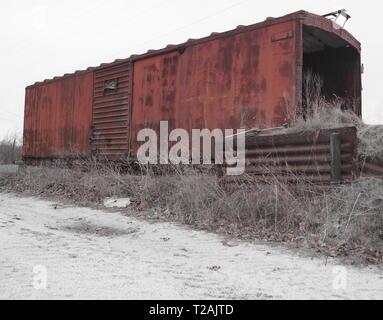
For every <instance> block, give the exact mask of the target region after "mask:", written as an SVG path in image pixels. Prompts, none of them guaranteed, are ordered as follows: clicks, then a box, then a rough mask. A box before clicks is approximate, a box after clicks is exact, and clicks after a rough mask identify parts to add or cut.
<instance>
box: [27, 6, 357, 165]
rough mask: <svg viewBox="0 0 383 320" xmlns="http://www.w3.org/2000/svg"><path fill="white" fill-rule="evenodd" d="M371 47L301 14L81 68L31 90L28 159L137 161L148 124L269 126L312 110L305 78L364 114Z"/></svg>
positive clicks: (323, 20)
mask: <svg viewBox="0 0 383 320" xmlns="http://www.w3.org/2000/svg"><path fill="white" fill-rule="evenodd" d="M360 52H361V46H360V43H359V42H358V41H357V40H356V39H355V38H354V37H353V36H352V35H351V34H350V33H348V32H347V31H346V30H345V29H343V28H339V27H336V26H335V25H334V24H333V23H332V21H330V20H329V19H327V18H325V17H323V16H319V15H315V14H312V13H308V12H306V11H299V12H295V13H292V14H289V15H286V16H283V17H280V18H267V19H266V20H265V21H263V22H260V23H257V24H254V25H250V26H238V27H237V28H236V29H234V30H231V31H228V32H223V33H212V34H211V35H210V36H208V37H206V38H202V39H190V40H188V41H187V42H185V43H182V44H179V45H169V46H167V47H166V48H164V49H160V50H149V51H148V52H147V53H145V54H141V55H132V56H130V57H129V58H127V59H123V60H116V61H114V62H112V63H107V64H102V65H100V66H98V67H91V68H88V69H87V70H84V71H76V72H75V73H73V74H66V75H64V76H62V77H56V78H53V79H50V80H45V81H43V82H37V83H35V84H34V85H31V86H29V87H27V88H26V98H25V120H24V146H23V157H24V160H25V161H26V162H27V163H28V162H33V161H36V160H37V161H40V160H45V159H55V158H70V157H76V156H78V155H83V156H87V157H91V156H96V155H97V156H102V157H107V158H110V159H119V158H121V157H124V158H126V157H129V158H130V159H134V158H135V155H136V152H137V150H138V148H139V143H138V142H137V134H138V132H139V130H141V129H144V128H151V129H154V130H159V125H160V121H161V120H167V121H168V122H169V130H172V129H175V128H183V129H186V130H187V131H189V132H190V131H191V130H192V129H202V128H207V129H215V128H221V129H223V128H225V129H238V128H244V127H245V128H249V127H251V128H254V127H258V128H269V127H276V126H280V125H282V124H284V123H286V122H289V121H291V120H292V117H293V115H294V114H295V113H297V112H302V113H304V111H305V110H304V106H303V104H302V75H303V74H304V72H305V70H313V71H314V72H316V73H318V74H319V75H320V76H321V78H322V80H323V94H324V95H325V96H326V97H332V96H334V95H336V96H339V97H347V98H350V97H351V98H352V99H353V100H354V101H356V103H354V104H352V105H351V104H350V108H352V109H353V111H354V112H355V113H356V114H358V115H360V114H361V61H360Z"/></svg>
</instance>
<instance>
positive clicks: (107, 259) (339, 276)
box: [0, 194, 383, 299]
mask: <svg viewBox="0 0 383 320" xmlns="http://www.w3.org/2000/svg"><path fill="white" fill-rule="evenodd" d="M45 280H46V281H45ZM32 298H35V299H58V298H60V299H116V298H119V299H321V298H325V299H330V298H335V299H353V298H358V299H359V298H360V299H377V298H380V299H382V298H383V273H382V272H380V271H379V270H378V269H375V268H365V269H355V268H350V267H347V269H346V268H344V267H337V266H336V264H335V263H334V261H329V262H328V264H327V266H326V264H325V261H324V259H311V258H307V257H303V256H298V255H296V254H294V253H292V252H290V251H288V250H286V249H283V248H276V247H270V246H267V245H262V244H251V243H245V242H240V243H235V242H232V241H229V242H225V241H224V239H223V238H222V237H220V236H217V235H214V234H209V233H205V232H200V231H193V230H189V229H187V228H185V227H182V226H178V225H174V224H170V223H148V222H144V221H140V220H137V219H135V218H129V217H125V216H122V215H121V214H119V213H107V212H103V211H98V210H92V209H87V208H75V207H63V206H61V205H57V204H56V203H54V202H48V201H44V200H39V199H35V198H25V197H18V196H16V195H12V194H0V299H32Z"/></svg>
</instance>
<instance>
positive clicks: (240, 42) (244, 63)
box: [131, 21, 299, 152]
mask: <svg viewBox="0 0 383 320" xmlns="http://www.w3.org/2000/svg"><path fill="white" fill-rule="evenodd" d="M297 27H299V25H298V24H296V23H295V21H288V22H284V23H280V24H276V25H270V26H267V27H265V28H261V29H256V30H251V31H247V32H243V33H239V34H235V35H232V36H230V37H227V38H220V39H217V40H213V41H209V42H204V43H198V44H196V45H190V46H188V47H187V48H186V49H185V50H182V48H181V49H179V50H177V51H175V52H170V53H166V54H162V55H158V56H154V57H150V58H147V59H144V60H140V61H137V62H135V63H134V96H133V106H134V107H133V111H132V112H133V115H132V125H133V126H132V136H131V139H132V146H133V147H132V150H133V152H136V150H137V148H138V143H137V141H136V140H137V139H136V137H137V133H138V131H139V130H140V129H143V128H152V129H155V130H158V127H159V123H160V121H161V120H168V121H169V122H170V129H174V128H184V129H186V130H188V131H189V132H190V131H191V129H198V128H208V129H215V128H226V129H230V128H233V129H237V128H240V127H255V126H260V127H274V126H278V125H281V124H283V123H284V122H285V121H287V119H288V114H289V110H288V109H289V107H291V106H292V105H294V104H295V99H296V96H295V94H294V93H295V91H294V88H295V78H294V76H295V74H296V70H295V69H296V56H297V55H299V52H298V51H297V50H298V49H297V48H296V41H295V38H294V37H295V34H296V33H297V30H296V28H297Z"/></svg>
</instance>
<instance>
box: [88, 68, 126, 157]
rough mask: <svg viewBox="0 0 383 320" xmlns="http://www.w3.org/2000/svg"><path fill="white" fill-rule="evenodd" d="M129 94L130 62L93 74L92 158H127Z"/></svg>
mask: <svg viewBox="0 0 383 320" xmlns="http://www.w3.org/2000/svg"><path fill="white" fill-rule="evenodd" d="M130 93H131V64H130V63H125V64H123V65H118V66H110V67H107V68H103V69H99V70H96V71H95V73H94V97H93V124H92V129H93V136H92V139H91V140H92V141H91V143H92V151H93V155H95V156H96V157H99V158H107V159H121V158H127V157H128V155H129V130H130Z"/></svg>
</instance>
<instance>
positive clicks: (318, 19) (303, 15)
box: [27, 10, 361, 88]
mask: <svg viewBox="0 0 383 320" xmlns="http://www.w3.org/2000/svg"><path fill="white" fill-rule="evenodd" d="M296 19H301V20H303V24H305V25H309V26H313V27H318V28H320V29H323V30H325V31H328V32H331V33H334V34H336V35H337V36H339V37H340V38H343V39H344V40H345V41H347V42H348V43H349V44H350V45H352V46H353V47H354V48H355V49H357V50H358V52H360V50H361V45H360V42H359V41H358V40H356V39H355V38H354V37H353V36H352V35H351V34H350V33H349V32H348V31H347V30H345V29H343V28H340V29H335V28H333V27H332V22H331V20H329V19H327V18H324V17H322V16H320V15H316V14H313V13H309V12H307V11H304V10H300V11H297V12H294V13H290V14H288V15H285V16H282V17H279V18H267V19H266V20H264V21H262V22H259V23H256V24H252V25H249V26H242V25H239V26H237V28H235V29H233V30H230V31H226V32H220V33H218V32H213V33H211V34H210V35H209V36H207V37H204V38H200V39H189V40H187V41H186V42H184V43H181V44H178V45H172V44H170V45H168V46H167V47H165V48H163V49H158V50H148V51H147V52H146V53H143V54H139V55H137V54H134V55H131V56H130V57H129V58H126V59H116V60H115V61H113V62H110V63H102V64H101V65H99V66H96V67H89V68H87V69H85V70H77V71H75V72H73V73H66V74H64V75H63V76H59V77H54V78H53V79H46V80H44V81H39V82H36V83H34V84H33V85H30V86H28V87H27V88H30V87H34V86H39V85H43V84H46V83H49V82H53V81H58V80H61V79H66V78H69V77H73V76H77V75H81V74H84V73H89V72H97V71H98V70H102V69H104V68H109V67H113V66H117V65H121V64H124V63H129V62H132V61H133V62H134V61H137V60H141V59H145V58H148V57H152V56H155V55H159V54H163V53H167V52H172V51H176V50H184V49H186V48H188V47H191V46H194V45H197V44H200V43H203V42H208V41H212V40H215V39H219V38H223V37H229V36H232V35H235V34H239V33H242V32H247V31H251V30H255V29H260V28H264V27H267V26H270V25H275V24H279V23H283V22H286V21H290V20H296Z"/></svg>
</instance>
